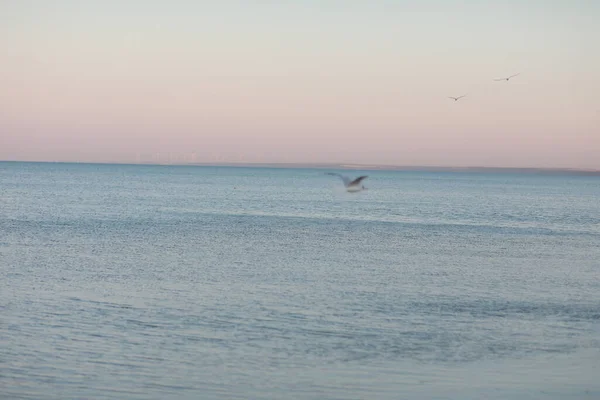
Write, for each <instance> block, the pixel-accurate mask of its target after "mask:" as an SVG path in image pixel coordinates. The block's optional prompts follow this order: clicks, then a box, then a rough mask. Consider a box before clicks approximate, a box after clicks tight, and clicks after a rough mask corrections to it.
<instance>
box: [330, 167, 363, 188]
mask: <svg viewBox="0 0 600 400" xmlns="http://www.w3.org/2000/svg"><path fill="white" fill-rule="evenodd" d="M327 175H334V176H339V177H340V178H342V181H344V186H346V190H347V191H348V192H360V191H361V190H367V188H366V187H364V186H363V185H361V184H360V182H361V181H362V180H363V179H365V178H367V175H363V176H359V177H358V178H356V179H355V180H353V181H351V180H350V178H348V177H347V176H344V175H340V174H336V173H333V172H327Z"/></svg>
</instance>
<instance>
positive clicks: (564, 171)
mask: <svg viewBox="0 0 600 400" xmlns="http://www.w3.org/2000/svg"><path fill="white" fill-rule="evenodd" d="M0 163H31V164H42V163H48V164H90V165H94V164H96V165H148V166H150V165H156V166H202V167H239V168H283V169H285V168H309V169H310V168H314V169H343V170H344V169H345V170H364V171H415V172H419V171H421V172H489V173H506V172H510V173H524V174H553V175H586V176H600V170H599V169H586V168H536V167H481V166H467V167H449V166H420V165H385V164H382V165H379V164H358V163H242V162H238V163H236V162H198V163H125V162H122V163H120V162H115V163H111V162H76V161H19V160H0Z"/></svg>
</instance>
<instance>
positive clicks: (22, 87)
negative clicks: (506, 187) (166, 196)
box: [0, 0, 600, 169]
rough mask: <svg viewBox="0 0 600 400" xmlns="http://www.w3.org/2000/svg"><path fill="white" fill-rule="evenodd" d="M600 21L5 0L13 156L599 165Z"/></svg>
mask: <svg viewBox="0 0 600 400" xmlns="http://www.w3.org/2000/svg"><path fill="white" fill-rule="evenodd" d="M599 21H600V1H597V0H587V1H584V0H564V1H551V0H546V1H538V0H528V1H520V0H519V1H516V0H502V1H480V0H477V1H475V0H473V1H466V0H465V1H444V0H437V1H435V0H431V1H402V0H387V1H383V0H379V1H378V0H368V1H367V0H364V1H352V0H339V1H335V0H329V1H328V0H301V1H300V0H289V1H286V0H279V1H249V0H246V1H242V0H238V1H233V0H220V1H214V0H211V1H200V0H198V1H193V0H190V1H183V0H171V1H166V0H164V1H152V0H144V1H135V0H128V1H116V0H102V1H97V0H89V1H86V0H70V1H69V0H53V1H47V0H37V1H36V0H2V1H0V160H38V161H91V162H136V160H141V161H147V160H150V159H151V158H152V157H155V158H156V157H157V156H156V155H154V156H153V154H155V153H161V154H163V156H164V154H166V153H171V154H172V155H173V154H179V155H180V156H181V157H184V156H185V157H188V158H187V159H188V160H189V159H190V158H189V157H190V155H191V154H192V153H193V152H195V153H196V160H197V161H208V162H210V161H245V162H346V163H378V164H396V165H448V166H509V167H571V168H594V169H600V22H599ZM514 73H520V75H519V76H518V77H515V78H514V79H512V80H510V81H509V82H495V81H493V79H494V78H500V77H503V76H508V75H511V74H514ZM463 94H467V97H465V98H463V99H461V100H460V101H458V102H454V101H452V100H450V99H448V98H447V97H448V96H459V95H463ZM173 157H174V156H173Z"/></svg>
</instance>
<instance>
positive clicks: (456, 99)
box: [448, 94, 466, 101]
mask: <svg viewBox="0 0 600 400" xmlns="http://www.w3.org/2000/svg"><path fill="white" fill-rule="evenodd" d="M465 96H466V94H463V95H462V96H458V97H452V96H448V98H449V99H452V100H454V101H458V100H459V99H462V98H463V97H465Z"/></svg>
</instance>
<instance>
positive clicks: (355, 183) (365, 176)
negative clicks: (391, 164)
mask: <svg viewBox="0 0 600 400" xmlns="http://www.w3.org/2000/svg"><path fill="white" fill-rule="evenodd" d="M365 178H368V176H367V175H363V176H359V177H358V178H356V179H355V180H353V181H352V182H350V185H358V184H359V183H360V181H362V180H363V179H365Z"/></svg>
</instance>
